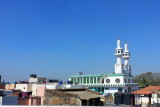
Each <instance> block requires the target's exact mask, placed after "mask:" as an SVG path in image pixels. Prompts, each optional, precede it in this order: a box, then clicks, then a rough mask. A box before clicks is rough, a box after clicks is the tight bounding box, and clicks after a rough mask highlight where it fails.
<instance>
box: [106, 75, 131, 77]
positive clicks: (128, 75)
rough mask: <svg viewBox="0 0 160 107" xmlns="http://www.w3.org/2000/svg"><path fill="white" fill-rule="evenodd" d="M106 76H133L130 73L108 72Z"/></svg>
mask: <svg viewBox="0 0 160 107" xmlns="http://www.w3.org/2000/svg"><path fill="white" fill-rule="evenodd" d="M107 76H108V77H114V76H127V77H133V76H132V75H131V74H108V75H107Z"/></svg>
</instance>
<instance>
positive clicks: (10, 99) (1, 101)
mask: <svg viewBox="0 0 160 107" xmlns="http://www.w3.org/2000/svg"><path fill="white" fill-rule="evenodd" d="M17 104H18V97H17V96H0V105H17Z"/></svg>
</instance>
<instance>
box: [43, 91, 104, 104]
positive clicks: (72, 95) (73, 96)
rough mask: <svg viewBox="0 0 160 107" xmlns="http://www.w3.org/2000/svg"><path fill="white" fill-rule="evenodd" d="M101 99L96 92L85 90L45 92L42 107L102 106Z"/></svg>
mask: <svg viewBox="0 0 160 107" xmlns="http://www.w3.org/2000/svg"><path fill="white" fill-rule="evenodd" d="M101 98H102V96H101V95H99V93H98V92H95V91H92V90H89V89H85V88H81V89H56V90H46V93H45V99H44V105H61V106H102V105H103V104H104V103H103V102H102V101H101Z"/></svg>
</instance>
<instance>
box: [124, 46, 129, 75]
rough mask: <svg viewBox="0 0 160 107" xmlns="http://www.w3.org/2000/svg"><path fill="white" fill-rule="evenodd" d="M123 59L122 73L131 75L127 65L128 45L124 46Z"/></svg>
mask: <svg viewBox="0 0 160 107" xmlns="http://www.w3.org/2000/svg"><path fill="white" fill-rule="evenodd" d="M123 59H124V73H125V74H131V66H130V65H129V59H130V52H129V51H128V44H124V52H123Z"/></svg>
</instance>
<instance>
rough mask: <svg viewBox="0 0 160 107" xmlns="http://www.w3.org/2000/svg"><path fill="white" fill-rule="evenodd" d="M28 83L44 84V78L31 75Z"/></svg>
mask: <svg viewBox="0 0 160 107" xmlns="http://www.w3.org/2000/svg"><path fill="white" fill-rule="evenodd" d="M28 82H29V83H45V82H46V78H41V77H37V75H36V74H31V75H30V78H29V81H28Z"/></svg>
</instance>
